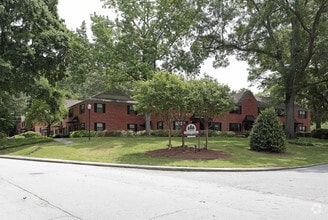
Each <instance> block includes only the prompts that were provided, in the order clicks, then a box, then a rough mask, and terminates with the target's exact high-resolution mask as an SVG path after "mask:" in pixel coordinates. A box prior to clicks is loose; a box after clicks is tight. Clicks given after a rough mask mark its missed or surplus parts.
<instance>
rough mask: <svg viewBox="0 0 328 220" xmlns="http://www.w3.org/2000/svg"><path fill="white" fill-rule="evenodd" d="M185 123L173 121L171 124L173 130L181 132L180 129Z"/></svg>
mask: <svg viewBox="0 0 328 220" xmlns="http://www.w3.org/2000/svg"><path fill="white" fill-rule="evenodd" d="M185 123H186V122H184V121H175V122H174V123H173V130H181V129H182V125H183V124H185Z"/></svg>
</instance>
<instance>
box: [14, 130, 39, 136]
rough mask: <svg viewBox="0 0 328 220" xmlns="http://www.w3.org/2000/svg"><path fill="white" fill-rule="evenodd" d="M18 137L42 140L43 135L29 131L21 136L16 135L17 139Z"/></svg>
mask: <svg viewBox="0 0 328 220" xmlns="http://www.w3.org/2000/svg"><path fill="white" fill-rule="evenodd" d="M17 136H22V137H25V138H40V137H41V134H40V133H39V132H34V131H27V132H24V133H21V134H19V135H16V136H15V138H17Z"/></svg>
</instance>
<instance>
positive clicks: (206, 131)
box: [204, 121, 208, 150]
mask: <svg viewBox="0 0 328 220" xmlns="http://www.w3.org/2000/svg"><path fill="white" fill-rule="evenodd" d="M204 128H205V146H204V149H206V150H207V148H208V122H207V121H206V122H205V123H204Z"/></svg>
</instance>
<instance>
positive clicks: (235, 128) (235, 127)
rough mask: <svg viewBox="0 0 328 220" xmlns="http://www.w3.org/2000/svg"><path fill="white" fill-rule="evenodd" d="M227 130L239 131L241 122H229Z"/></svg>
mask: <svg viewBox="0 0 328 220" xmlns="http://www.w3.org/2000/svg"><path fill="white" fill-rule="evenodd" d="M229 131H234V132H240V131H241V124H239V123H230V124H229Z"/></svg>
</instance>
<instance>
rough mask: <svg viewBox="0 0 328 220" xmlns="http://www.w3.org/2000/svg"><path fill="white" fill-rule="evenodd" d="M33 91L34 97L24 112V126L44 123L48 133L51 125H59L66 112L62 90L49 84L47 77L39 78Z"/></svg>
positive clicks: (48, 133)
mask: <svg viewBox="0 0 328 220" xmlns="http://www.w3.org/2000/svg"><path fill="white" fill-rule="evenodd" d="M33 93H34V98H33V100H31V101H32V103H31V106H30V108H29V109H28V112H27V114H26V126H27V127H28V128H29V127H33V126H34V125H36V124H39V125H45V126H46V127H47V129H48V132H47V135H50V131H51V127H53V126H54V125H60V123H61V122H62V120H63V118H64V117H65V114H66V112H67V109H66V107H65V106H64V101H65V100H64V92H63V91H61V90H59V89H58V88H56V87H54V86H51V85H50V84H49V82H48V80H47V79H45V78H41V79H40V81H39V82H38V84H37V86H36V89H35V91H33Z"/></svg>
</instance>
